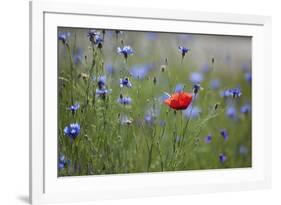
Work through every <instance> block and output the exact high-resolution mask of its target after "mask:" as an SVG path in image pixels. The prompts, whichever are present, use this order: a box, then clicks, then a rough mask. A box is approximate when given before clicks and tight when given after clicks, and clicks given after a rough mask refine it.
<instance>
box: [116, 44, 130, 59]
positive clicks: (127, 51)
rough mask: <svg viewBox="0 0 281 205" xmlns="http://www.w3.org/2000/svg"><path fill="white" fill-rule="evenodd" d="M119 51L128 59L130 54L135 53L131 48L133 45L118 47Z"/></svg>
mask: <svg viewBox="0 0 281 205" xmlns="http://www.w3.org/2000/svg"><path fill="white" fill-rule="evenodd" d="M117 53H118V54H120V55H121V54H122V55H123V56H124V58H125V59H126V60H127V58H128V56H130V55H133V53H134V51H133V49H132V48H131V46H124V47H123V48H121V47H118V48H117Z"/></svg>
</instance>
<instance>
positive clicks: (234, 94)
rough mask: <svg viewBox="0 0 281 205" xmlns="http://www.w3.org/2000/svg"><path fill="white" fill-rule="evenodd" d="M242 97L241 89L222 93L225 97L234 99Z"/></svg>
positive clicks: (232, 89)
mask: <svg viewBox="0 0 281 205" xmlns="http://www.w3.org/2000/svg"><path fill="white" fill-rule="evenodd" d="M241 95H242V92H241V90H240V89H239V88H231V89H227V90H225V91H224V92H223V93H222V96H223V97H229V96H231V97H233V98H237V97H240V96H241Z"/></svg>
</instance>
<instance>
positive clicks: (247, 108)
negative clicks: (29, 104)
mask: <svg viewBox="0 0 281 205" xmlns="http://www.w3.org/2000/svg"><path fill="white" fill-rule="evenodd" d="M250 111H251V105H250V104H248V103H247V104H245V105H243V106H242V107H241V108H240V112H241V113H244V114H247V113H249V112H250Z"/></svg>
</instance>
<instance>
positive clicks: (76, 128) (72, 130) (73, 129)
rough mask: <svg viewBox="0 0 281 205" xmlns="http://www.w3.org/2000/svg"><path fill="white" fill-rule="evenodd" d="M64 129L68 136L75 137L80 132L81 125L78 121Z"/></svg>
mask: <svg viewBox="0 0 281 205" xmlns="http://www.w3.org/2000/svg"><path fill="white" fill-rule="evenodd" d="M63 131H64V134H65V135H66V136H67V137H69V138H71V139H75V138H76V137H77V136H78V135H79V133H80V125H79V124H78V123H71V124H70V125H69V126H66V127H65V128H64V130H63Z"/></svg>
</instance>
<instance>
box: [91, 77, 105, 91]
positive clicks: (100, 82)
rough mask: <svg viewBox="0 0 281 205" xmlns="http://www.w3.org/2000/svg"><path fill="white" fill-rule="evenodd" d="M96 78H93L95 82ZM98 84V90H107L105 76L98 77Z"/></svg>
mask: <svg viewBox="0 0 281 205" xmlns="http://www.w3.org/2000/svg"><path fill="white" fill-rule="evenodd" d="M96 79H97V78H96V76H94V77H93V80H96ZM97 84H98V88H99V89H100V90H102V89H105V86H106V76H105V75H101V76H99V77H98V79H97Z"/></svg>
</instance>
